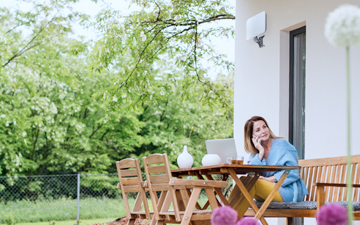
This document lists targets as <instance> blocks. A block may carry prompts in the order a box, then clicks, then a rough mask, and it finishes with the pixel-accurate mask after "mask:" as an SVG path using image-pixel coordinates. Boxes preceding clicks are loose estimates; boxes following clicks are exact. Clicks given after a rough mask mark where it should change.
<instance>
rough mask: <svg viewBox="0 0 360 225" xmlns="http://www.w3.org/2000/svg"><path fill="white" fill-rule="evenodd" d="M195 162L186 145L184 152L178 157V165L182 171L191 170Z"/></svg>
mask: <svg viewBox="0 0 360 225" xmlns="http://www.w3.org/2000/svg"><path fill="white" fill-rule="evenodd" d="M193 162H194V159H193V157H192V156H191V155H190V154H189V152H188V150H187V145H184V150H183V152H182V153H181V154H180V155H179V156H178V157H177V164H178V166H179V168H180V169H186V168H191V166H192V164H193Z"/></svg>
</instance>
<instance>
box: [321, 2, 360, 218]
mask: <svg viewBox="0 0 360 225" xmlns="http://www.w3.org/2000/svg"><path fill="white" fill-rule="evenodd" d="M325 36H326V38H327V39H328V41H329V42H330V43H331V44H332V45H334V46H337V47H345V49H346V97H347V101H346V111H347V113H346V115H347V118H346V122H347V131H346V132H347V175H346V177H347V181H346V188H347V199H348V208H347V213H348V218H349V219H348V220H349V224H350V225H351V224H352V220H353V206H352V202H351V199H352V180H351V178H352V177H353V176H352V175H351V104H350V102H351V99H350V97H351V95H350V93H351V91H350V46H351V45H356V44H358V43H359V42H360V9H359V8H358V7H356V6H352V5H342V6H340V7H339V8H337V9H335V10H334V11H333V12H331V13H330V14H329V16H328V18H327V20H326V24H325Z"/></svg>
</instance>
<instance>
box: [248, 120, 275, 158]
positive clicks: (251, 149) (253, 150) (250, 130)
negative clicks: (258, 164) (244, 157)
mask: <svg viewBox="0 0 360 225" xmlns="http://www.w3.org/2000/svg"><path fill="white" fill-rule="evenodd" d="M259 120H262V121H264V123H265V124H266V126H267V127H268V128H269V134H270V138H279V137H278V136H276V135H275V134H274V133H273V132H272V131H271V129H270V127H269V125H268V123H267V122H266V120H265V119H264V118H263V117H261V116H253V117H251V118H250V119H249V120H248V121H246V123H245V126H244V148H245V151H246V152H247V153H251V154H254V155H255V154H257V153H259V150H257V149H256V148H255V146H254V143H253V142H252V141H251V135H252V133H253V127H254V123H255V122H256V121H259Z"/></svg>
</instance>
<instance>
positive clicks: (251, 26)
mask: <svg viewBox="0 0 360 225" xmlns="http://www.w3.org/2000/svg"><path fill="white" fill-rule="evenodd" d="M265 31H266V12H265V11H263V12H261V13H259V14H257V15H255V16H253V17H251V18H249V19H248V20H247V21H246V40H249V39H251V38H253V39H254V41H255V42H256V43H258V45H259V47H260V48H262V47H265V45H264V44H263V40H264V37H265V35H262V34H264V33H265Z"/></svg>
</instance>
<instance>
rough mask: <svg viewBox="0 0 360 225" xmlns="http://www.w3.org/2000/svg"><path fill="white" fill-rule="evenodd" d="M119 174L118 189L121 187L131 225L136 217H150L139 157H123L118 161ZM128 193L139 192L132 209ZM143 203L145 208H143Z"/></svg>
mask: <svg viewBox="0 0 360 225" xmlns="http://www.w3.org/2000/svg"><path fill="white" fill-rule="evenodd" d="M116 168H117V172H118V175H119V183H118V187H117V188H118V189H121V191H122V196H123V200H124V204H125V210H126V217H127V218H128V220H129V223H128V224H129V225H130V224H134V222H135V219H136V218H140V219H145V218H146V219H150V218H151V217H150V211H149V205H148V202H147V199H146V194H145V187H144V182H143V179H142V175H141V169H140V164H139V160H138V159H123V160H121V161H117V162H116ZM127 193H138V194H137V197H136V200H135V204H134V207H133V209H132V211H130V206H129V202H128V198H127V195H126V194H127ZM141 205H143V210H141Z"/></svg>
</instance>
